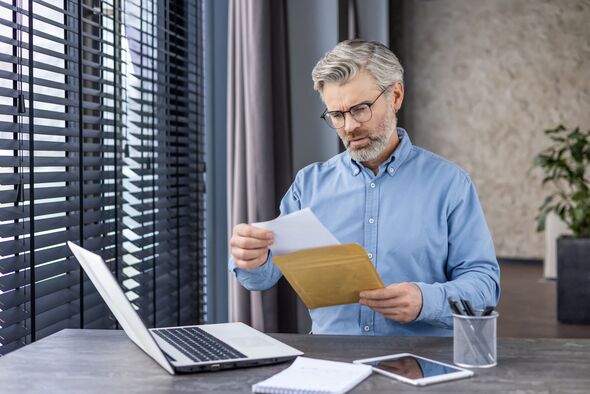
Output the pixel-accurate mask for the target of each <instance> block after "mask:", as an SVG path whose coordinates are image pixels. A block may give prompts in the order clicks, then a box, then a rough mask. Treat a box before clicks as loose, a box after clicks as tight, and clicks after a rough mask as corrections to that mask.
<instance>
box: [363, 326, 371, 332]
mask: <svg viewBox="0 0 590 394" xmlns="http://www.w3.org/2000/svg"><path fill="white" fill-rule="evenodd" d="M370 329H371V327H369V326H364V327H363V330H365V331H369V330H370Z"/></svg>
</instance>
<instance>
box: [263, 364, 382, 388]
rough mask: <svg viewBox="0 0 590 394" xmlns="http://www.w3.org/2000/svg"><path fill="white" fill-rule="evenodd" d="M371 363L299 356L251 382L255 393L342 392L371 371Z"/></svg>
mask: <svg viewBox="0 0 590 394" xmlns="http://www.w3.org/2000/svg"><path fill="white" fill-rule="evenodd" d="M371 372H372V368H371V366H370V365H361V364H351V363H344V362H339V361H328V360H318V359H315V358H307V357H301V356H300V357H297V358H296V359H295V361H294V362H293V364H291V366H290V367H289V368H287V369H285V370H283V371H282V372H279V373H278V374H276V375H273V376H271V377H270V378H268V379H266V380H263V381H262V382H258V383H256V384H255V385H253V386H252V392H253V393H273V394H282V393H289V394H291V393H293V394H294V393H302V394H303V393H305V394H307V393H309V394H315V393H318V394H323V393H325V394H343V393H346V392H347V391H348V390H351V389H352V388H353V387H354V386H356V385H357V384H359V383H360V382H362V381H363V380H365V379H366V378H367V377H368V376H369V375H371Z"/></svg>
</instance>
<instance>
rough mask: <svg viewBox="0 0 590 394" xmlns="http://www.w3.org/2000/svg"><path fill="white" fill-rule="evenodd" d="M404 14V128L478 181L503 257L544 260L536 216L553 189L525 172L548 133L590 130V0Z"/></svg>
mask: <svg viewBox="0 0 590 394" xmlns="http://www.w3.org/2000/svg"><path fill="white" fill-rule="evenodd" d="M404 8H405V10H404V11H405V12H404V13H405V16H406V18H407V19H406V21H405V24H406V27H405V28H404V40H406V42H405V47H406V48H409V49H408V52H407V53H406V54H405V56H403V58H404V61H405V63H406V64H405V66H406V68H407V70H408V72H407V79H406V85H407V90H408V92H407V97H406V98H407V101H406V102H405V104H404V107H405V108H404V117H405V118H404V119H405V126H406V127H408V129H409V131H410V134H411V135H412V138H413V140H414V142H415V143H416V144H418V145H420V146H423V147H425V148H427V149H430V150H432V151H434V152H437V153H439V154H441V155H442V156H444V157H446V158H448V159H450V160H451V161H454V162H455V163H457V164H459V165H460V166H461V167H463V168H464V169H466V170H467V171H468V172H469V173H470V174H471V177H472V179H473V180H474V182H475V184H476V185H477V188H478V192H479V195H480V199H481V202H482V205H483V207H484V210H485V213H486V218H487V220H488V224H489V226H490V229H491V230H492V233H493V236H494V241H495V245H496V249H497V253H498V255H499V256H504V257H518V258H541V257H542V255H543V236H542V234H538V233H536V232H535V222H534V217H535V215H536V212H537V207H538V206H539V204H540V202H541V201H542V200H543V198H544V195H545V194H547V190H543V189H542V188H541V187H540V186H539V185H540V175H539V174H538V173H534V172H533V173H532V174H527V171H528V169H529V168H530V164H531V161H532V157H533V156H534V154H535V153H536V152H538V151H540V150H541V149H542V148H544V147H545V146H546V145H547V140H546V139H545V137H544V135H543V130H544V129H547V128H552V127H554V126H556V125H557V124H559V123H564V124H566V125H569V126H570V127H572V126H573V127H575V126H577V125H579V126H581V127H582V128H584V129H590V1H581V0H580V1H577V0H566V1H558V0H555V1H540V0H488V1H473V0H438V1H418V0H415V1H406V3H405V6H404ZM407 41H409V42H407Z"/></svg>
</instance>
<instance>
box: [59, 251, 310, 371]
mask: <svg viewBox="0 0 590 394" xmlns="http://www.w3.org/2000/svg"><path fill="white" fill-rule="evenodd" d="M68 246H69V247H70V250H71V251H72V252H73V253H74V256H76V258H77V259H78V261H79V262H80V265H82V268H84V271H85V272H86V274H87V275H88V277H89V278H90V280H91V281H92V283H94V286H95V287H96V289H97V290H98V292H99V293H100V295H101V296H102V298H103V299H104V301H105V302H106V304H107V305H108V307H109V308H110V310H111V312H112V313H113V315H114V316H115V318H116V319H117V321H118V322H119V324H120V325H121V327H123V329H124V330H125V333H127V336H128V337H129V339H131V340H132V341H133V342H135V344H136V345H137V346H139V347H140V348H141V350H143V351H144V352H146V353H147V354H148V355H149V356H150V357H151V358H153V359H154V360H155V361H156V362H157V363H158V364H160V366H161V367H162V368H164V369H165V370H166V371H168V372H169V373H171V374H174V373H186V372H197V371H216V370H220V369H228V368H239V367H250V366H255V365H264V364H274V363H278V362H282V361H288V360H291V359H293V358H295V357H297V356H300V355H302V354H303V353H302V352H300V351H299V350H297V349H295V348H292V347H291V346H288V345H285V344H284V343H281V342H279V341H277V340H276V339H274V338H272V337H270V336H268V335H266V334H263V333H261V332H259V331H257V330H255V329H253V328H252V327H249V326H247V325H245V324H243V323H222V324H205V325H198V326H182V327H167V328H151V329H149V330H148V329H147V328H146V326H145V325H144V324H143V321H142V320H141V318H140V317H139V315H138V314H137V312H135V310H134V309H133V306H132V305H131V303H130V302H129V301H128V300H127V297H126V296H125V294H124V293H123V290H122V289H121V287H120V286H119V284H118V283H117V280H116V279H115V277H114V276H113V274H112V273H111V271H110V270H109V268H108V267H107V265H106V264H105V262H104V260H103V259H102V257H100V256H99V255H97V254H94V253H92V252H90V251H88V250H86V249H84V248H81V247H80V246H78V245H76V244H74V243H72V242H69V241H68Z"/></svg>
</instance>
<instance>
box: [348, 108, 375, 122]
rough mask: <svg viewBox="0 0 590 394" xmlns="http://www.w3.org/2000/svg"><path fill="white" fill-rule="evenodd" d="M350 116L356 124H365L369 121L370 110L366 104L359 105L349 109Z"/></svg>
mask: <svg viewBox="0 0 590 394" xmlns="http://www.w3.org/2000/svg"><path fill="white" fill-rule="evenodd" d="M350 114H351V115H352V117H353V118H354V120H356V121H357V122H361V123H362V122H366V121H368V120H370V119H371V108H370V107H369V105H368V104H359V105H356V106H354V107H352V108H351V109H350Z"/></svg>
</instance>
